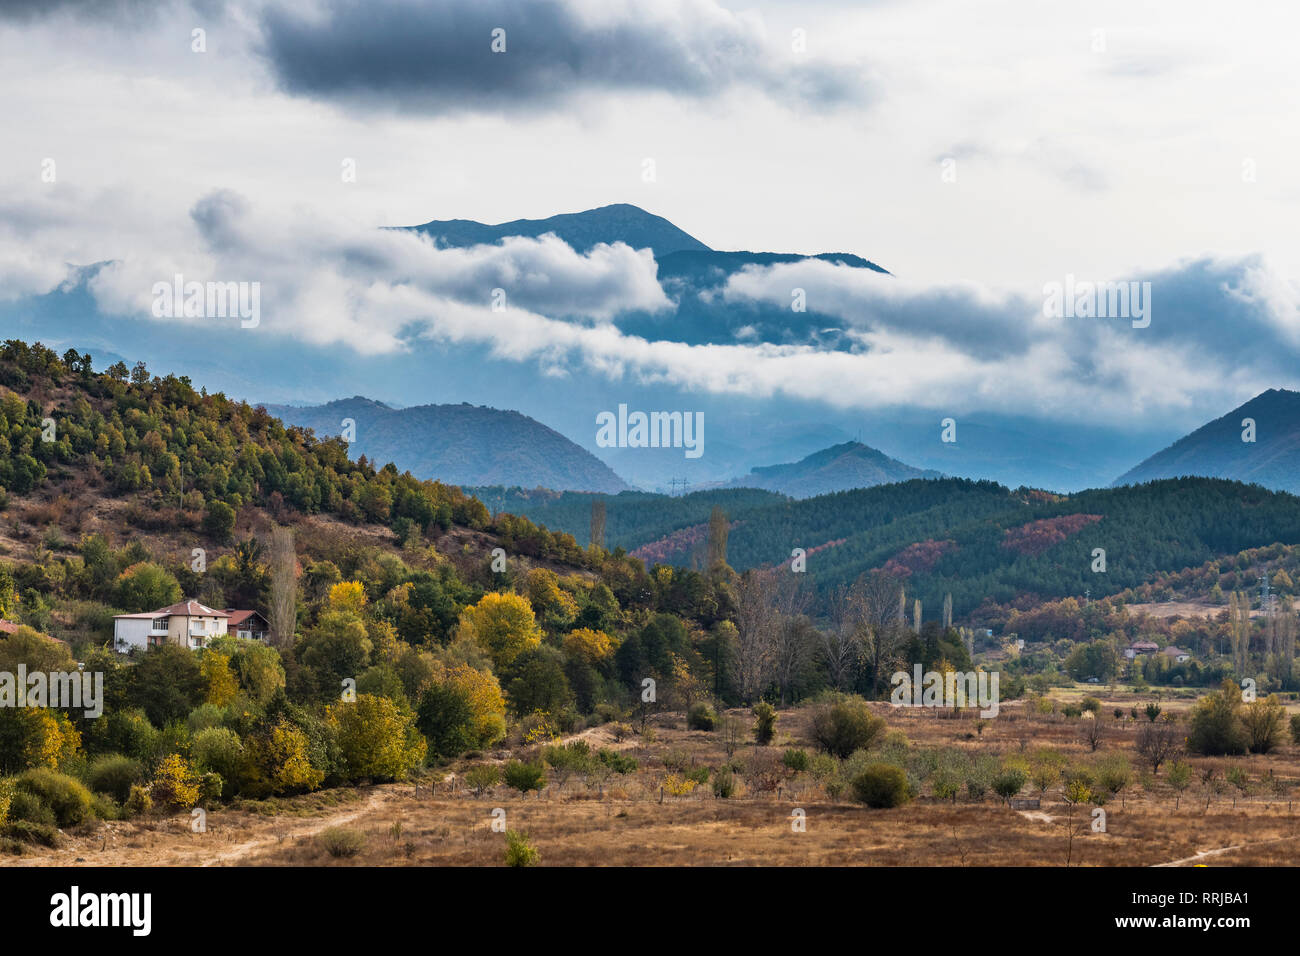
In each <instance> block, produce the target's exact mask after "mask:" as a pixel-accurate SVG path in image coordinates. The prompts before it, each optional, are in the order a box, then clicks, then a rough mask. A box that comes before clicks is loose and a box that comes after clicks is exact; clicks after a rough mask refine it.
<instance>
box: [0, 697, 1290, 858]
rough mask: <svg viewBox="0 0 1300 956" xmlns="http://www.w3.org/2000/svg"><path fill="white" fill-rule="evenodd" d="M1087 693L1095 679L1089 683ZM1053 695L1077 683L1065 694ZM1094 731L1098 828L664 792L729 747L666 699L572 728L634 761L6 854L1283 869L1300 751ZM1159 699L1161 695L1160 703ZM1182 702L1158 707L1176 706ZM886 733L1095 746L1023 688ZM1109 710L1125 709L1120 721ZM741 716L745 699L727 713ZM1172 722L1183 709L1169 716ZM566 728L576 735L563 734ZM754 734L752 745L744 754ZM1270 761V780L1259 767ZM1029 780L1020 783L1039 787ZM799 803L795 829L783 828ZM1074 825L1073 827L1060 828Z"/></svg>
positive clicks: (162, 820) (933, 805)
mask: <svg viewBox="0 0 1300 956" xmlns="http://www.w3.org/2000/svg"><path fill="white" fill-rule="evenodd" d="M1094 692H1095V689H1094ZM1060 696H1061V697H1062V698H1067V697H1073V696H1077V695H1075V694H1071V692H1070V691H1069V690H1067V691H1065V692H1064V693H1062V694H1060ZM1100 696H1101V697H1102V698H1103V701H1104V704H1105V707H1104V708H1103V709H1104V716H1103V721H1104V722H1105V723H1106V724H1107V727H1106V731H1107V733H1106V735H1105V737H1104V740H1103V743H1102V745H1101V749H1100V750H1099V751H1097V754H1096V756H1100V755H1104V754H1108V753H1113V752H1122V753H1125V754H1126V755H1127V756H1128V757H1129V759H1130V760H1131V762H1132V764H1133V769H1134V778H1135V779H1134V782H1133V784H1132V785H1131V786H1130V787H1129V788H1128V789H1126V790H1125V791H1123V793H1122V794H1121V795H1120V796H1117V797H1115V798H1113V799H1112V800H1110V801H1109V802H1107V803H1106V805H1105V808H1104V809H1105V813H1106V821H1105V822H1106V828H1105V832H1093V830H1092V827H1091V825H1090V824H1091V821H1092V809H1093V808H1092V806H1091V805H1088V804H1081V805H1078V806H1076V807H1074V808H1071V807H1070V806H1069V805H1068V804H1067V803H1066V802H1065V801H1064V799H1063V795H1062V792H1061V788H1060V786H1059V784H1058V785H1057V786H1056V787H1053V788H1051V789H1049V790H1048V791H1047V792H1046V793H1044V794H1042V796H1041V807H1040V809H1038V810H1032V809H1012V808H1011V807H1010V806H1008V805H1006V804H1004V803H1003V802H1002V801H1001V800H1000V799H998V798H997V797H996V796H994V795H992V794H991V793H990V794H989V795H988V796H987V797H985V798H984V799H983V800H979V801H974V800H970V799H967V798H966V797H964V796H962V797H958V798H957V799H956V800H940V799H937V798H935V797H933V796H931V795H929V793H928V792H926V793H922V794H921V795H920V796H918V797H917V798H916V799H914V800H912V801H911V802H910V803H908V804H906V805H904V806H902V807H898V808H895V809H887V810H874V809H868V808H866V807H864V806H862V805H860V804H858V803H856V802H854V801H853V800H852V799H851V798H850V797H849V795H847V794H845V795H842V796H840V798H839V799H838V800H832V799H830V798H828V797H827V795H826V793H825V792H824V791H823V789H822V787H821V785H820V784H818V783H817V782H816V781H815V780H813V779H812V778H811V776H810V774H809V773H807V772H804V773H800V774H795V775H792V776H787V777H786V778H785V779H784V780H783V781H782V783H781V785H780V787H779V790H776V791H773V792H766V793H756V792H753V791H749V792H747V791H746V788H745V786H744V779H745V778H744V776H743V775H742V774H738V775H737V780H738V781H739V782H740V786H739V787H738V790H737V793H736V795H735V796H734V797H732V798H730V799H716V798H715V797H714V796H713V793H712V790H711V788H710V787H709V785H708V784H705V785H702V786H700V787H698V788H697V789H696V790H695V791H694V792H693V793H691V794H688V795H686V796H682V797H673V796H670V795H668V794H667V793H665V792H663V791H662V790H661V785H662V783H663V780H664V778H665V776H666V775H667V773H668V772H669V771H668V770H667V768H665V766H664V764H663V758H664V757H665V755H668V754H669V753H672V754H673V756H674V758H675V759H676V760H679V761H680V760H681V759H682V757H683V755H685V756H686V757H687V758H688V759H689V760H690V761H691V763H693V764H695V765H697V766H715V767H716V766H719V765H722V764H725V763H726V761H727V758H726V754H725V752H724V750H723V747H722V742H721V739H720V735H719V734H717V733H716V732H706V731H691V730H686V729H685V720H684V718H683V716H682V715H681V714H660V715H657V716H656V717H655V718H654V719H652V720H651V721H650V723H649V726H650V727H651V728H652V733H651V734H650V735H647V736H643V735H640V734H633V735H632V736H630V737H628V738H626V739H624V740H622V741H617V742H616V741H615V738H614V736H613V734H612V733H611V732H610V729H609V728H608V727H597V728H593V729H590V730H587V731H584V732H583V733H582V734H581V735H578V736H582V737H584V738H586V739H587V740H588V741H589V742H590V743H591V745H592V746H593V748H595V747H598V746H599V747H611V748H613V749H617V750H622V751H624V752H625V753H627V754H629V755H631V756H634V757H636V758H637V760H638V761H639V764H640V765H639V768H638V770H637V771H636V772H634V773H631V774H627V775H623V776H619V775H614V776H612V777H609V778H608V779H606V780H604V781H601V782H599V783H597V782H595V781H592V782H590V783H588V782H584V781H583V780H582V779H580V778H579V777H577V776H576V775H575V776H573V777H570V778H568V779H567V780H565V781H563V782H561V781H559V780H557V779H556V778H555V777H554V776H552V777H551V779H550V781H549V784H548V786H547V787H546V789H545V790H544V791H543V792H542V793H541V794H540V795H538V794H537V793H531V794H529V795H527V796H521V795H520V794H519V793H517V792H515V791H513V790H509V789H507V788H506V787H505V786H504V785H499V786H497V787H496V788H494V789H492V790H489V791H487V792H485V793H483V794H480V795H477V796H476V795H473V794H471V793H470V792H469V791H468V790H467V789H466V788H465V786H464V780H463V773H464V771H465V770H466V769H467V768H468V767H469V766H471V765H472V763H473V762H483V761H485V760H486V761H496V762H500V761H502V760H504V759H505V758H506V757H507V756H513V755H517V752H516V753H515V754H507V753H506V752H504V751H502V752H498V753H495V754H488V755H484V756H483V757H481V758H478V760H477V761H462V762H460V763H458V764H455V765H452V766H449V767H446V768H442V769H440V770H437V771H429V772H426V773H425V774H424V775H423V776H422V778H421V779H420V780H418V781H408V782H402V783H389V784H379V785H374V786H369V787H358V788H347V789H340V790H329V791H322V792H319V793H315V794H308V795H305V796H301V797H294V798H287V799H279V800H274V801H266V802H260V803H251V802H236V803H235V804H234V805H232V806H230V807H218V808H214V809H212V810H211V811H209V812H208V813H207V818H206V832H202V833H195V832H192V830H191V817H190V815H189V814H187V813H176V814H171V815H162V814H154V815H153V816H151V817H147V818H143V819H137V820H132V821H124V822H110V823H94V824H88V825H86V826H85V827H83V828H80V829H77V830H74V831H70V832H68V833H66V834H65V835H64V840H63V843H62V845H61V846H60V847H59V848H57V849H45V848H38V847H28V848H26V849H25V852H24V853H23V854H22V855H20V856H7V857H4V858H3V861H2V862H3V863H4V864H6V865H18V866H24V865H28V866H30V865H76V864H86V865H98V866H141V865H154V866H157V865H162V866H211V865H218V866H229V865H257V866H500V865H503V863H504V856H505V836H504V834H503V833H501V832H496V831H494V829H493V819H494V818H493V810H494V809H496V808H500V809H501V810H504V811H505V822H506V825H507V826H508V827H509V828H510V829H512V830H518V831H524V832H526V833H527V835H528V839H529V841H530V842H531V844H532V845H533V846H534V847H536V848H537V850H538V851H539V852H540V865H543V866H546V865H552V866H664V865H669V866H682V865H690V866H731V865H778V866H859V865H863V866H950V867H951V866H1012V865H1018V866H1024V865H1030V866H1065V865H1071V866H1152V865H1173V866H1191V865H1197V864H1202V863H1203V864H1204V865H1211V866H1269V865H1289V864H1291V863H1292V861H1293V860H1294V859H1295V855H1296V851H1297V849H1298V848H1300V807H1294V806H1293V803H1292V794H1291V791H1292V789H1293V788H1295V787H1296V786H1297V784H1300V746H1296V745H1293V744H1291V743H1289V742H1288V743H1287V744H1285V745H1284V746H1282V747H1281V748H1279V749H1278V750H1276V751H1274V752H1273V753H1271V754H1268V755H1266V756H1259V755H1255V756H1249V757H1241V758H1231V760H1230V761H1229V760H1226V759H1224V758H1219V759H1216V760H1211V759H1208V758H1197V757H1192V758H1191V763H1192V765H1193V768H1194V772H1193V779H1192V783H1191V785H1190V787H1189V788H1188V789H1186V790H1185V791H1184V792H1183V793H1182V794H1181V795H1179V794H1177V793H1176V792H1175V791H1174V789H1173V788H1172V787H1170V786H1169V785H1168V784H1167V783H1166V782H1165V778H1166V768H1165V767H1162V768H1161V771H1160V774H1159V775H1157V776H1154V777H1152V776H1151V775H1150V773H1149V770H1147V769H1144V768H1143V767H1142V765H1141V761H1140V759H1139V757H1138V755H1137V753H1136V751H1135V738H1136V735H1137V729H1138V727H1139V726H1141V724H1142V723H1143V722H1144V721H1145V718H1140V719H1138V720H1134V719H1132V718H1131V717H1129V716H1128V713H1127V712H1128V709H1129V708H1130V707H1133V706H1135V705H1137V706H1141V705H1143V704H1144V703H1145V702H1146V700H1149V699H1151V698H1150V697H1149V696H1148V697H1145V698H1138V697H1136V696H1135V695H1133V694H1131V693H1112V694H1109V695H1107V694H1105V693H1102V694H1100ZM1161 703H1162V706H1166V707H1168V706H1169V704H1170V702H1169V701H1168V700H1165V701H1162V702H1161ZM1183 703H1190V701H1186V702H1178V703H1175V704H1174V705H1173V706H1172V707H1170V708H1169V709H1173V710H1177V709H1180V704H1183ZM872 706H873V708H874V709H876V711H877V713H879V714H880V715H882V716H884V717H885V718H886V719H887V721H888V724H889V729H890V730H891V731H900V732H901V733H903V734H905V735H906V737H907V738H908V740H909V741H910V742H911V744H912V745H913V746H914V747H954V748H959V749H962V750H966V751H968V752H970V753H972V754H978V753H984V754H991V755H995V756H1007V755H1011V754H1016V753H1025V754H1027V755H1028V754H1032V753H1033V751H1034V750H1035V749H1037V748H1042V747H1051V748H1054V749H1056V750H1058V751H1060V752H1061V753H1062V754H1064V755H1066V756H1067V757H1068V758H1069V759H1070V760H1072V761H1084V762H1086V761H1087V760H1088V759H1089V758H1090V757H1092V756H1094V755H1093V754H1091V753H1090V750H1089V747H1088V744H1087V743H1086V741H1085V740H1084V739H1083V737H1082V734H1081V724H1082V721H1081V720H1080V719H1077V718H1076V719H1071V718H1065V717H1063V716H1061V715H1059V714H1049V715H1041V714H1034V715H1030V714H1029V713H1028V710H1029V708H1027V707H1026V706H1025V705H1024V704H1023V703H1019V702H1013V703H1011V704H1007V705H1003V708H1002V712H1001V713H1000V715H999V716H998V717H997V718H995V719H992V720H989V721H988V722H987V723H985V725H984V730H983V731H982V732H977V724H976V720H975V715H974V714H973V713H967V714H964V715H961V716H957V717H954V716H953V715H952V714H951V712H947V711H944V712H940V711H933V710H914V709H893V708H890V707H889V706H888V705H887V704H875V705H872ZM1114 707H1121V708H1122V709H1123V710H1124V711H1125V717H1124V718H1123V719H1116V718H1114V717H1113V714H1112V709H1113V708H1114ZM732 713H733V714H734V715H736V716H738V717H741V718H742V719H743V720H744V722H745V726H746V727H749V726H750V724H751V723H752V721H751V719H750V718H749V716H748V714H747V712H745V711H733V712H732ZM809 720H810V710H809V709H808V708H793V709H788V710H783V711H782V712H781V716H780V721H779V723H778V725H777V726H778V733H777V739H776V741H774V743H773V745H772V747H770V748H768V749H769V750H772V751H774V752H775V754H777V755H779V754H780V753H782V752H783V751H784V749H785V748H786V747H792V746H793V747H806V748H808V749H809V750H811V749H812V748H811V746H810V740H809V737H808V731H809ZM1181 726H1184V727H1185V724H1183V725H1181ZM569 739H573V738H569ZM754 751H755V747H754V745H753V744H752V743H751V742H748V741H746V742H745V743H744V744H742V746H741V747H740V749H739V750H738V751H737V752H736V757H738V758H740V759H742V760H743V759H744V758H745V757H746V756H749V755H751V754H753V753H754ZM1208 765H1217V766H1219V767H1220V773H1219V775H1218V779H1219V781H1220V782H1219V784H1218V785H1217V786H1210V785H1208V784H1202V782H1201V777H1200V773H1199V770H1200V769H1201V768H1203V767H1206V766H1208ZM1228 765H1234V766H1239V767H1241V768H1243V769H1245V770H1246V772H1247V774H1248V775H1249V777H1250V779H1251V780H1253V781H1263V780H1265V779H1268V780H1270V781H1274V782H1272V783H1271V784H1270V785H1269V786H1268V787H1264V786H1262V785H1261V786H1254V787H1252V788H1251V789H1250V790H1249V791H1248V792H1246V793H1245V794H1243V793H1241V792H1240V791H1238V790H1236V789H1234V788H1232V787H1226V786H1224V785H1223V783H1222V780H1223V776H1224V775H1223V773H1222V768H1224V767H1226V766H1228ZM1266 775H1268V776H1267V777H1266ZM1037 795H1038V794H1037V793H1036V791H1034V790H1033V785H1032V784H1030V785H1029V786H1027V787H1026V788H1025V791H1024V792H1023V793H1022V794H1021V796H1022V797H1030V796H1037ZM796 809H801V810H803V811H804V815H805V816H804V820H805V824H806V827H805V830H804V832H796V830H795V828H794V827H793V826H792V824H793V822H794V820H795V819H796V815H794V813H793V811H795V810H796ZM331 827H346V828H348V829H350V830H355V831H358V832H359V833H361V834H363V835H364V843H363V844H362V846H361V848H360V850H359V851H358V852H357V853H356V854H355V855H353V856H346V857H334V856H331V855H330V854H329V853H328V852H327V850H326V849H325V846H324V841H323V840H322V838H321V834H322V832H323V831H325V830H326V829H327V828H331ZM1071 831H1073V835H1071Z"/></svg>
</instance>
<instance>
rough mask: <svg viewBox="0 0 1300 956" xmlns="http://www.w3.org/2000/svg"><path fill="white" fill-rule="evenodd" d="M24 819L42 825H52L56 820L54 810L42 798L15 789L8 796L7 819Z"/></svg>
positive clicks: (13, 820) (11, 820)
mask: <svg viewBox="0 0 1300 956" xmlns="http://www.w3.org/2000/svg"><path fill="white" fill-rule="evenodd" d="M18 820H26V821H27V822H28V823H35V824H40V825H42V826H50V827H52V826H54V825H55V824H56V823H57V822H58V821H57V820H56V819H55V818H54V811H53V810H51V809H50V807H49V805H48V804H46V802H45V801H44V800H42V799H41V798H40V797H38V796H37V795H36V794H34V793H28V792H27V791H26V790H16V791H14V793H13V795H12V796H11V797H10V798H9V821H10V822H11V823H12V822H16V821H18Z"/></svg>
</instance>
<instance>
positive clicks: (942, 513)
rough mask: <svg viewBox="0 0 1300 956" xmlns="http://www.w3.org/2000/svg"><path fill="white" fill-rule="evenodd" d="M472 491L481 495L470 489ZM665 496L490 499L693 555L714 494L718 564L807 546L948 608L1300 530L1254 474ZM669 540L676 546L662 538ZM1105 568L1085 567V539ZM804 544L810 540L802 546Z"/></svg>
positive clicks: (1125, 583)
mask: <svg viewBox="0 0 1300 956" xmlns="http://www.w3.org/2000/svg"><path fill="white" fill-rule="evenodd" d="M479 493H480V494H482V495H483V496H484V498H485V499H487V500H491V499H492V495H491V494H487V493H485V492H484V491H483V490H480V491H479ZM730 493H731V494H732V495H734V496H735V497H733V498H731V499H730V500H728V499H727V498H726V497H724V495H725V493H724V492H722V491H707V492H697V493H695V494H691V495H686V496H683V497H680V498H672V497H668V496H664V495H645V494H638V495H618V496H599V495H584V496H576V495H561V496H554V497H551V496H548V497H545V498H543V499H536V498H533V499H530V498H528V497H527V496H526V495H524V494H523V493H516V494H514V495H506V496H503V498H502V501H503V503H505V504H506V505H507V506H508V507H510V508H514V509H515V510H517V511H519V512H520V513H522V514H526V515H528V516H530V517H532V518H533V519H534V520H536V521H538V522H540V523H543V524H545V525H547V526H548V527H552V528H556V529H559V530H562V531H568V532H570V533H571V534H574V535H575V536H578V537H579V538H581V536H582V535H583V534H584V533H585V532H586V529H587V528H588V526H589V521H590V517H589V516H590V509H591V502H592V501H593V500H604V501H605V503H606V504H605V507H606V515H607V518H606V520H607V527H608V529H609V531H608V532H607V543H608V544H609V545H610V546H611V547H613V546H621V547H624V548H627V549H628V550H630V551H633V550H636V549H641V548H644V549H646V552H645V553H654V554H656V555H662V559H663V560H665V561H666V562H668V563H673V564H679V565H683V566H691V565H693V564H694V563H695V562H697V561H698V559H699V558H698V548H697V547H696V545H697V542H695V540H694V539H695V537H696V536H695V535H692V534H687V535H681V534H675V533H677V532H681V531H683V530H685V529H692V528H696V527H697V526H699V525H700V524H701V523H702V522H704V521H706V520H707V519H708V515H709V513H710V512H711V511H712V509H713V508H714V507H718V508H721V509H722V510H723V511H724V512H725V513H726V515H727V518H728V519H729V521H730V523H731V525H732V528H731V531H730V534H729V537H728V542H727V560H728V563H729V564H730V565H731V566H732V567H734V568H736V569H737V570H739V571H743V570H745V569H747V568H753V567H761V566H771V565H776V564H781V563H783V562H789V561H790V560H791V554H792V552H793V551H794V549H796V548H801V549H803V550H804V551H805V552H806V553H810V556H809V557H808V558H807V562H808V570H807V574H808V583H809V585H810V586H812V587H814V588H815V589H817V591H818V592H819V593H821V594H823V595H826V594H828V593H829V592H830V591H831V590H833V589H834V588H835V587H838V586H840V585H843V584H847V583H850V582H852V581H853V580H854V579H855V578H856V577H857V576H858V575H860V574H862V573H863V572H865V571H869V570H872V569H874V568H886V567H887V568H889V570H891V571H893V572H895V573H897V574H899V576H901V577H903V578H904V579H906V580H907V581H908V588H909V591H913V592H915V594H916V596H917V597H919V598H921V599H922V600H923V602H924V603H925V604H926V605H927V606H929V607H930V608H937V607H938V606H939V604H940V603H941V602H942V601H943V598H944V595H946V594H949V593H951V594H952V596H953V605H954V611H955V613H956V614H958V615H961V614H963V613H966V612H969V611H970V610H972V609H973V608H975V607H977V606H978V605H980V604H981V603H983V602H985V601H993V602H997V603H1005V602H1009V601H1012V600H1016V599H1020V598H1023V597H1025V596H1027V595H1036V596H1038V597H1041V598H1049V597H1064V596H1067V595H1077V596H1083V595H1084V594H1085V592H1091V594H1092V595H1093V596H1094V597H1101V596H1105V595H1110V594H1118V593H1120V592H1121V591H1124V590H1125V589H1127V588H1133V587H1138V586H1141V585H1142V584H1144V583H1147V582H1149V581H1152V580H1154V579H1156V578H1158V577H1160V576H1161V575H1165V574H1170V573H1176V572H1180V571H1183V570H1184V569H1186V568H1190V567H1195V566H1198V565H1201V564H1202V563H1204V562H1205V561H1208V560H1210V559H1211V558H1212V557H1215V556H1221V555H1227V554H1235V553H1237V552H1239V551H1242V550H1245V549H1248V548H1254V547H1263V546H1266V545H1271V544H1275V543H1282V544H1296V543H1300V498H1296V497H1295V496H1293V495H1290V494H1286V493H1281V492H1271V491H1268V490H1266V489H1263V488H1260V487H1258V486H1252V485H1244V484H1241V483H1239V482H1232V481H1226V480H1221V479H1208V478H1185V479H1171V480H1165V481H1158V482H1151V483H1148V484H1143V485H1136V486H1129V487H1123V488H1113V489H1096V490H1092V491H1085V492H1080V493H1078V494H1075V495H1069V496H1066V495H1057V494H1051V493H1047V492H1042V491H1035V490H1032V489H1028V488H1020V489H1016V490H1012V489H1008V488H1006V487H1005V486H1003V485H999V484H996V483H994V482H989V481H971V480H969V479H962V478H944V479H928V480H922V479H914V480H910V481H905V482H901V483H897V484H890V485H880V486H877V487H874V488H865V489H858V490H853V491H845V492H838V493H835V494H830V495H821V496H818V497H814V498H807V499H803V500H794V499H790V498H785V497H781V496H775V495H771V494H770V493H764V492H758V491H749V490H746V489H733V490H731V491H730ZM674 545H675V546H676V548H677V549H676V550H672V548H673V547H674ZM1097 548H1101V549H1104V551H1105V553H1106V564H1105V570H1104V571H1093V569H1092V568H1093V563H1094V557H1093V552H1094V550H1095V549H1097ZM812 549H818V550H817V551H816V553H815V554H811V552H812Z"/></svg>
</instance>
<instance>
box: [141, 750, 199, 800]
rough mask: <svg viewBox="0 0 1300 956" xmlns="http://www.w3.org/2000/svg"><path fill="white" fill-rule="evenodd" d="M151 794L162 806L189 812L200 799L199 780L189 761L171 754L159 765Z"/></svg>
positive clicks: (178, 755)
mask: <svg viewBox="0 0 1300 956" xmlns="http://www.w3.org/2000/svg"><path fill="white" fill-rule="evenodd" d="M150 793H151V795H152V796H153V798H154V800H156V801H157V802H158V804H159V805H160V806H164V807H177V808H179V809H181V810H188V809H189V808H190V807H192V806H194V804H195V803H197V802H198V799H199V780H198V776H197V775H196V774H195V773H194V768H192V767H191V766H190V765H189V763H188V761H186V759H185V758H184V757H182V756H181V755H180V754H170V755H169V756H167V757H165V758H164V759H163V762H162V763H160V764H159V765H158V772H157V773H155V774H154V778H153V786H152V787H151V788H150Z"/></svg>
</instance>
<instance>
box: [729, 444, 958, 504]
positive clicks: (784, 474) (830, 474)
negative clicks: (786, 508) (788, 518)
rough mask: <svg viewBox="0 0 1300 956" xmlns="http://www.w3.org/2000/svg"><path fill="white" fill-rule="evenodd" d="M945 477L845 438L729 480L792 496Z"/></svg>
mask: <svg viewBox="0 0 1300 956" xmlns="http://www.w3.org/2000/svg"><path fill="white" fill-rule="evenodd" d="M942 477H943V475H942V474H940V473H939V472H937V471H926V470H923V469H920V468H913V467H912V466H911V465H905V464H903V462H901V461H898V460H897V459H895V458H890V457H889V456H888V455H886V454H885V453H884V452H881V451H877V450H876V449H874V448H871V447H869V446H867V445H863V444H861V443H860V442H844V443H843V444H840V445H833V446H832V447H830V448H825V449H823V450H822V451H819V452H815V453H814V454H811V455H809V456H808V457H807V458H804V459H802V460H800V461H796V462H791V463H790V464H785V465H767V466H763V467H759V468H755V469H753V471H751V472H750V473H749V474H748V475H745V476H744V477H742V478H737V479H736V480H735V481H732V482H730V484H731V485H732V486H733V487H737V488H761V489H763V490H765V491H775V492H777V493H779V494H783V495H789V496H790V497H791V498H814V497H816V496H817V495H827V494H833V493H834V492H837V491H850V490H852V489H854V488H871V487H874V486H875V485H887V484H891V483H893V482H897V481H908V480H909V479H912V478H942Z"/></svg>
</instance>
